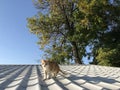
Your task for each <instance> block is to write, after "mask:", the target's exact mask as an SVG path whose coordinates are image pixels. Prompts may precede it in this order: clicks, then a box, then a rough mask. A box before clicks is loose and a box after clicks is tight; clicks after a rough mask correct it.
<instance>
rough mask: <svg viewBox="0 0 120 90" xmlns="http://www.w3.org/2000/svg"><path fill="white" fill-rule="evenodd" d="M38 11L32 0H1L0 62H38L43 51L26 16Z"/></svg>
mask: <svg viewBox="0 0 120 90" xmlns="http://www.w3.org/2000/svg"><path fill="white" fill-rule="evenodd" d="M36 13H37V9H36V8H35V7H34V5H33V3H32V0H0V64H36V63H38V62H37V60H38V59H41V57H42V52H41V51H40V50H39V46H38V45H37V44H36V42H37V41H38V39H37V37H36V36H35V35H33V34H31V33H30V32H29V29H28V28H27V20H26V18H28V17H32V16H34V15H35V14H36Z"/></svg>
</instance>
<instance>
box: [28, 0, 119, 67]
mask: <svg viewBox="0 0 120 90" xmlns="http://www.w3.org/2000/svg"><path fill="white" fill-rule="evenodd" d="M34 5H35V7H36V8H37V9H39V13H38V14H36V15H35V16H33V17H31V18H28V19H27V20H28V27H29V29H30V32H31V33H33V34H35V35H37V36H38V38H39V41H38V44H39V45H40V47H41V49H42V50H44V51H45V52H46V53H47V55H48V57H47V58H48V59H51V60H55V61H57V62H58V63H69V62H70V61H75V63H79V64H82V63H83V60H82V58H83V57H88V60H89V59H90V57H93V62H91V63H93V64H100V65H109V66H120V57H119V56H120V39H119V38H120V30H119V28H120V12H119V11H120V1H119V0H113V1H110V0H37V1H34ZM87 46H88V47H89V48H90V50H91V52H87V50H86V47H87Z"/></svg>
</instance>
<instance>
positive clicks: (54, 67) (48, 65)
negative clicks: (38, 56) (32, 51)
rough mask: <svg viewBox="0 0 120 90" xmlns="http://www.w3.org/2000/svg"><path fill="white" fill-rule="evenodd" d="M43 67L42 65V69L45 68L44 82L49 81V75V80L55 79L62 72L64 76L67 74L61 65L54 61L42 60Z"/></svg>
mask: <svg viewBox="0 0 120 90" xmlns="http://www.w3.org/2000/svg"><path fill="white" fill-rule="evenodd" d="M41 65H42V68H43V71H44V79H43V80H46V79H47V75H48V76H49V77H48V79H50V78H52V77H53V78H54V77H56V76H57V74H58V73H59V71H60V72H62V73H63V74H66V73H64V72H63V71H62V70H61V69H60V67H59V65H58V64H57V63H56V62H54V61H49V60H41Z"/></svg>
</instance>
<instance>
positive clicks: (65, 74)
mask: <svg viewBox="0 0 120 90" xmlns="http://www.w3.org/2000/svg"><path fill="white" fill-rule="evenodd" d="M59 71H60V72H61V73H63V74H64V75H67V73H65V72H64V71H62V70H61V69H59Z"/></svg>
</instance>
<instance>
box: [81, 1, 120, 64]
mask: <svg viewBox="0 0 120 90" xmlns="http://www.w3.org/2000/svg"><path fill="white" fill-rule="evenodd" d="M79 8H80V9H81V11H82V12H83V13H84V14H85V19H84V21H87V22H88V23H89V25H88V27H89V29H90V30H91V32H90V34H92V33H93V34H94V35H93V37H92V38H91V41H90V43H92V44H90V45H91V46H93V48H92V52H91V54H89V55H91V56H93V57H94V61H93V62H92V63H94V64H100V65H109V66H120V57H119V53H120V39H119V38H120V30H119V28H120V12H119V10H120V1H119V0H113V2H111V1H109V0H99V1H97V0H89V1H88V0H84V2H80V3H79Z"/></svg>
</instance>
